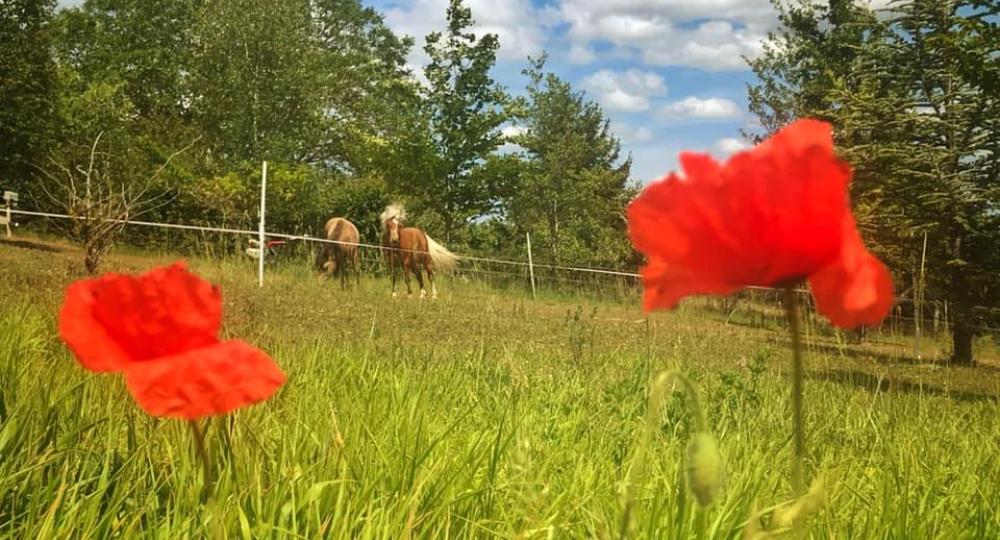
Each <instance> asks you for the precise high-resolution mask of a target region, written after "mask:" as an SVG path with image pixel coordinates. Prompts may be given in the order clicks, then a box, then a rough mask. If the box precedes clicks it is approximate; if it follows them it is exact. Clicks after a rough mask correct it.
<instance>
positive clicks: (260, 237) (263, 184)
mask: <svg viewBox="0 0 1000 540" xmlns="http://www.w3.org/2000/svg"><path fill="white" fill-rule="evenodd" d="M266 211H267V162H266V161H265V162H264V166H263V167H262V168H261V172H260V226H259V228H258V229H257V241H258V242H259V244H258V245H257V249H258V250H259V251H258V252H257V282H258V285H259V286H261V287H263V286H264V254H265V252H266V251H267V240H266V239H265V238H264V214H265V212H266Z"/></svg>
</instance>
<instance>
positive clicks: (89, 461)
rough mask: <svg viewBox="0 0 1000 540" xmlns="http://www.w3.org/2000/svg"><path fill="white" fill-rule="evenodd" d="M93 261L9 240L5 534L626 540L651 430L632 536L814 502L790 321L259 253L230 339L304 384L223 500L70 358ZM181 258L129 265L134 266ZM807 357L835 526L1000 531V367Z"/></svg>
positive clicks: (871, 533) (0, 434)
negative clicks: (711, 490) (626, 501)
mask: <svg viewBox="0 0 1000 540" xmlns="http://www.w3.org/2000/svg"><path fill="white" fill-rule="evenodd" d="M79 259H80V257H79V254H78V253H76V252H74V251H72V250H71V249H69V248H65V247H63V248H61V249H58V250H55V251H48V250H40V249H37V247H32V246H28V245H21V246H17V245H12V244H9V243H7V244H4V243H0V423H2V424H0V537H3V538H39V539H42V538H60V539H62V538H106V537H118V538H170V539H175V538H204V537H213V536H214V537H220V538H372V539H374V538H379V539H400V538H414V537H422V538H448V537H451V538H493V537H499V538H609V537H617V536H618V533H619V530H620V527H621V521H622V502H621V496H620V493H621V491H622V486H623V482H624V480H625V478H626V477H627V474H628V470H629V467H630V465H631V463H632V457H633V456H634V454H635V452H636V445H637V442H636V441H638V440H639V439H640V438H641V437H640V435H641V432H642V429H643V425H644V423H645V418H646V415H647V414H651V413H652V414H655V415H657V416H656V422H655V424H654V425H655V426H656V427H657V428H658V429H656V430H655V432H654V433H653V437H652V439H651V443H650V445H649V448H648V452H649V454H648V460H647V467H646V471H645V474H644V475H642V476H641V478H639V485H638V489H637V492H636V493H637V495H636V502H635V510H634V512H633V514H632V519H631V527H632V529H631V535H632V536H634V537H640V538H695V537H699V536H705V537H709V538H738V537H740V534H741V530H742V526H743V524H744V522H745V521H746V520H747V519H748V517H749V516H750V515H751V512H752V510H753V508H754V507H757V508H767V507H770V506H773V505H776V504H779V503H782V502H785V501H788V500H790V499H791V498H792V493H791V488H790V486H789V484H788V477H789V475H788V468H789V455H790V453H791V450H790V420H789V418H790V414H789V397H788V394H789V384H788V378H787V376H786V374H787V365H788V362H789V356H790V353H789V352H788V348H787V344H788V338H787V335H786V334H785V332H784V330H783V328H784V327H783V326H782V325H781V324H778V323H774V324H758V323H757V322H755V321H757V319H756V318H754V317H751V316H750V315H738V316H735V317H733V318H732V319H730V320H729V321H728V323H727V322H726V320H725V316H723V315H721V314H720V313H719V312H718V311H717V310H714V309H712V308H711V306H710V304H709V303H707V302H698V301H696V302H690V303H688V304H687V305H686V306H685V307H683V308H682V309H680V310H678V311H676V312H672V313H657V314H655V315H653V316H651V317H649V318H648V319H646V318H645V317H644V316H643V315H642V313H641V312H640V310H639V309H638V307H637V306H638V298H630V299H625V300H623V301H613V300H608V299H601V300H599V299H596V298H597V297H596V296H595V295H580V296H579V297H576V298H574V297H572V296H567V295H566V294H560V295H558V296H557V295H555V294H547V293H543V294H542V295H541V297H540V298H539V299H538V300H535V301H532V300H531V299H530V297H529V296H526V295H525V294H524V293H523V292H519V291H512V290H508V291H502V290H499V289H496V288H491V287H490V286H487V285H485V284H482V283H476V282H465V281H462V280H458V279H452V280H442V284H441V286H440V289H441V290H442V295H441V298H440V299H438V300H437V301H434V302H431V301H419V300H407V299H398V300H392V299H390V298H389V297H388V294H387V289H388V284H387V282H386V281H384V280H381V279H377V278H366V279H364V280H363V281H362V283H361V287H360V288H359V289H357V290H351V291H348V292H346V293H345V292H341V291H340V290H339V288H338V287H336V286H334V285H333V284H332V283H327V284H320V283H318V282H317V281H316V279H315V278H314V277H313V276H312V275H311V274H310V273H309V272H308V270H307V269H306V268H301V267H295V266H286V267H284V268H281V269H279V270H278V271H276V272H272V273H271V274H269V277H268V284H267V286H266V287H265V288H264V289H263V290H259V289H258V288H257V287H256V282H255V278H254V274H253V272H254V269H253V267H252V264H251V263H250V262H249V261H247V260H229V261H218V260H214V261H213V260H201V259H197V258H196V259H193V260H190V261H189V262H190V264H191V266H192V268H193V269H194V270H196V271H198V272H200V273H202V274H203V275H204V276H206V277H208V278H209V279H211V280H213V281H215V282H218V283H220V284H221V285H222V290H223V295H224V300H225V306H226V312H225V326H224V333H225V334H226V335H227V336H230V337H240V338H243V339H246V340H248V341H251V342H253V343H255V344H257V345H258V346H260V347H262V348H264V349H265V350H267V351H268V352H270V353H271V354H272V355H273V356H274V358H275V359H276V361H277V362H278V363H279V364H280V365H281V366H282V368H283V369H284V370H285V371H286V373H287V374H288V375H289V381H288V383H287V384H286V385H285V386H284V387H283V388H282V390H280V391H279V393H278V394H277V395H276V396H275V397H274V398H273V399H271V400H270V401H268V402H266V403H264V404H261V405H258V406H254V407H251V408H249V409H245V410H242V411H239V412H237V413H236V414H234V415H232V416H231V417H228V418H222V419H216V420H213V421H212V423H211V425H210V428H209V430H208V442H209V445H210V451H211V453H212V454H213V459H214V461H215V466H216V468H217V470H218V476H219V482H218V485H217V490H216V496H215V497H214V498H213V499H212V500H211V501H210V502H209V503H208V504H205V505H202V504H201V503H200V502H199V497H198V491H199V489H200V487H201V470H200V467H199V464H198V462H197V461H196V459H195V454H194V450H193V444H192V438H191V434H190V432H189V431H188V430H187V426H186V425H184V424H183V423H180V422H175V421H163V420H157V419H154V418H150V417H147V416H146V415H144V413H142V412H141V411H140V410H139V409H138V408H137V407H136V406H135V405H134V403H133V402H132V401H131V398H130V397H129V396H128V394H127V392H126V391H125V388H124V385H123V384H122V381H121V380H120V378H118V377H115V376H97V375H94V374H91V373H88V372H85V371H84V370H83V369H81V368H80V367H79V366H78V365H77V364H76V362H75V361H74V360H73V359H72V358H71V356H70V354H69V353H68V352H67V350H66V349H65V348H64V347H63V346H62V344H61V343H60V342H59V340H58V338H57V336H56V332H55V323H54V317H55V313H56V311H57V309H58V306H59V303H60V301H61V295H62V290H63V288H64V287H65V285H66V284H67V283H69V282H70V281H71V280H73V279H75V278H77V277H81V276H80V275H79V270H78V269H77V268H78V266H79ZM170 260H171V258H170V257H169V256H161V255H151V254H143V253H140V252H134V251H133V252H128V251H124V252H121V251H120V252H119V253H118V254H116V255H114V256H112V257H110V259H109V260H108V265H107V266H108V269H114V270H129V271H132V270H141V269H146V268H149V267H150V266H152V265H154V264H157V263H163V262H168V261H170ZM750 307H753V306H748V307H747V308H746V309H747V310H748V311H747V313H750V311H749V309H750ZM768 320H769V319H768ZM758 322H759V321H758ZM807 341H808V344H809V347H808V350H807V352H806V363H807V369H808V373H807V379H806V395H805V399H806V402H805V405H806V422H807V429H808V434H807V437H808V439H807V444H808V449H809V452H810V454H809V456H810V457H809V459H808V462H807V464H806V465H807V474H808V476H809V477H810V478H811V477H813V476H815V475H817V474H820V473H822V474H823V475H824V477H825V478H826V479H827V490H826V496H827V502H826V505H825V506H824V507H823V508H822V510H821V511H820V512H819V514H818V515H816V516H815V517H814V518H813V519H811V520H810V522H809V525H808V532H809V536H811V537H813V538H837V539H843V538H901V539H902V538H921V539H923V538H941V539H973V538H1000V463H998V456H1000V421H998V420H1000V419H998V414H997V404H998V399H1000V371H998V370H997V369H996V368H993V367H990V366H984V367H979V368H975V369H967V368H951V367H944V366H941V365H938V364H934V363H915V362H912V361H910V360H909V359H908V358H907V357H906V354H907V352H906V351H908V350H909V347H910V345H909V341H900V338H897V337H895V336H893V335H889V334H885V335H880V334H876V335H872V336H869V338H868V340H867V341H866V343H865V344H863V345H860V346H856V345H849V340H847V339H846V338H844V337H842V336H839V335H837V334H835V333H832V332H830V331H828V330H826V329H824V328H823V327H821V326H819V325H815V324H814V325H811V326H810V330H809V335H808V340H807ZM977 346H978V350H977V352H978V353H980V354H981V356H982V358H984V359H985V360H988V361H990V362H994V361H996V359H997V350H996V346H995V345H994V344H991V343H990V342H989V341H987V340H984V341H982V342H981V343H979V344H978V345H977ZM945 348H946V347H945V344H944V343H943V342H935V343H932V344H931V343H929V344H927V345H926V349H927V350H928V351H929V354H930V356H932V357H933V356H940V355H941V352H942V351H943V350H944V349H945ZM665 369H680V370H682V371H683V372H684V373H686V374H687V375H688V376H689V377H690V378H692V379H693V380H694V381H695V382H696V384H697V385H698V387H699V388H700V390H701V394H702V398H703V401H704V403H705V407H706V410H707V413H708V420H709V423H710V425H711V427H712V429H713V431H714V432H715V434H716V436H717V438H718V440H719V443H720V446H721V451H722V455H723V458H724V460H725V465H726V470H727V482H726V487H725V491H724V492H723V494H722V497H721V498H720V500H718V501H717V502H716V503H715V505H714V506H712V507H711V508H710V509H709V510H708V511H707V512H704V513H702V511H701V510H699V509H698V507H697V505H696V504H694V500H693V498H692V496H691V495H690V494H689V493H688V492H687V491H686V490H685V488H684V486H683V481H682V478H683V474H682V468H683V460H682V455H683V451H684V447H685V444H686V442H687V440H688V437H689V435H690V434H691V428H692V419H691V417H690V415H689V413H688V411H687V409H686V407H685V401H684V396H683V395H682V394H681V393H680V392H676V393H674V392H671V393H668V395H667V396H666V397H665V399H664V400H663V403H662V406H661V407H655V408H654V409H653V410H652V411H648V410H647V409H648V407H647V393H648V388H649V383H650V381H651V379H652V378H653V377H655V375H656V374H657V373H659V372H661V371H662V370H665ZM702 520H704V523H706V524H707V525H706V527H705V530H704V531H703V530H702V529H701V525H700V524H701V523H702V522H703V521H702Z"/></svg>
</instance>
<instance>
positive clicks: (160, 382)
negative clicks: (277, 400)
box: [59, 263, 285, 419]
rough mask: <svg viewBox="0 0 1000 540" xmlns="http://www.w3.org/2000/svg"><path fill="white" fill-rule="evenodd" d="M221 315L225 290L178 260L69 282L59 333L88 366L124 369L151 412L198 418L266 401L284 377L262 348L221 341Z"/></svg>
mask: <svg viewBox="0 0 1000 540" xmlns="http://www.w3.org/2000/svg"><path fill="white" fill-rule="evenodd" d="M221 322H222V296H221V294H220V293H219V289H218V288H217V287H214V286H213V285H212V284H211V283H209V282H207V281H205V280H203V279H201V278H199V277H198V276H196V275H194V274H192V273H191V272H189V271H188V270H187V268H186V267H185V265H184V263H176V264H174V265H172V266H168V267H164V268H157V269H155V270H152V271H150V272H148V273H146V274H142V275H140V276H137V277H133V276H127V275H121V274H114V273H111V274H105V275H103V276H101V277H98V278H94V279H85V280H80V281H77V282H75V283H73V284H71V285H70V286H69V288H68V289H67V290H66V299H65V301H64V303H63V306H62V309H61V311H60V313H59V335H60V336H61V337H62V339H63V341H65V342H66V344H67V345H68V346H69V348H70V349H71V350H72V351H73V353H74V354H75V355H76V357H77V360H79V362H80V364H82V365H83V367H85V368H87V369H89V370H91V371H99V372H102V371H104V372H106V371H111V372H123V373H124V374H125V382H126V385H127V386H128V389H129V392H131V394H132V396H133V397H134V398H135V400H136V402H138V403H139V406H141V407H142V408H143V409H144V410H146V412H148V413H149V414H152V415H155V416H166V417H173V418H187V419H194V418H201V417H203V416H208V415H213V414H224V413H227V412H230V411H232V410H234V409H237V408H240V407H243V406H246V405H250V404H252V403H256V402H258V401H262V400H265V399H267V398H268V397H270V396H271V395H272V394H273V393H274V392H275V391H276V390H277V389H278V387H280V386H281V385H282V384H283V383H284V381H285V375H284V373H282V372H281V370H280V369H279V368H278V366H276V365H275V364H274V362H273V361H272V360H271V358H270V357H268V356H267V354H265V353H264V352H263V351H261V350H259V349H257V348H255V347H253V346H251V345H249V344H247V343H244V342H242V341H224V342H223V341H219V338H218V333H219V326H220V324H221Z"/></svg>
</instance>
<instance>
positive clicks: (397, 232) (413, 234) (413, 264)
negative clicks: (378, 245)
mask: <svg viewBox="0 0 1000 540" xmlns="http://www.w3.org/2000/svg"><path fill="white" fill-rule="evenodd" d="M405 219H406V212H405V210H403V207H402V206H399V205H395V204H393V205H389V206H388V207H386V209H385V212H382V216H381V220H382V247H383V248H386V249H385V250H384V252H385V258H386V260H387V262H388V263H389V272H390V273H391V274H392V296H393V298H395V297H396V267H397V266H402V267H403V280H404V281H405V282H406V294H407V296H412V295H413V291H412V290H411V289H410V271H413V273H414V275H416V276H417V284H418V285H420V297H421V298H424V297H426V296H427V291H426V290H424V280H423V277H421V275H420V267H421V266H422V267H423V268H424V270H425V271H426V272H427V280H428V281H430V283H431V298H437V287H435V286H434V272H435V271H446V270H450V269H452V268H454V267H455V262H456V261H457V260H458V257H457V256H456V255H455V254H454V253H452V252H450V251H448V250H447V249H445V248H444V246H442V245H441V244H438V243H437V242H435V241H434V240H432V239H431V237H430V236H427V233H425V232H424V231H422V230H420V229H418V228H416V227H403V225H402V224H403V220H405Z"/></svg>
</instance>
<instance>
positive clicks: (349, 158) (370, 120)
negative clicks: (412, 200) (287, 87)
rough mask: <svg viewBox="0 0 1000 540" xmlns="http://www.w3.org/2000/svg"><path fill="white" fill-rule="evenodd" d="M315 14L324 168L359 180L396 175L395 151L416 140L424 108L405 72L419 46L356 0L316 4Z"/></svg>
mask: <svg viewBox="0 0 1000 540" xmlns="http://www.w3.org/2000/svg"><path fill="white" fill-rule="evenodd" d="M312 13H313V20H314V27H313V31H314V32H315V35H316V42H317V43H318V45H319V61H318V65H317V69H318V70H319V71H320V74H319V75H320V76H319V77H318V78H317V83H318V84H320V85H321V88H320V92H321V101H322V103H321V107H322V110H323V111H324V113H323V130H322V135H321V138H320V147H319V155H320V156H321V160H320V163H321V164H322V165H324V166H326V167H329V168H332V169H335V170H340V171H343V172H350V173H355V174H359V175H366V174H376V175H377V174H380V173H384V172H386V169H392V168H395V165H396V163H395V159H396V157H397V156H395V154H394V153H393V152H392V151H391V150H392V149H394V148H397V147H398V146H399V144H398V143H400V142H403V137H404V136H407V135H409V133H408V130H407V128H406V126H407V125H408V123H409V124H412V122H413V119H414V117H415V114H416V107H418V106H419V104H420V103H419V96H418V88H417V84H416V83H415V81H413V80H412V77H411V74H410V73H409V71H408V69H407V67H406V55H407V54H408V53H409V50H410V48H411V47H412V46H413V40H412V39H411V38H408V37H406V38H400V37H398V36H396V35H395V34H394V33H393V32H392V31H391V30H390V29H389V28H388V27H387V26H386V25H385V22H384V20H383V18H382V15H381V14H380V13H378V12H377V11H376V10H374V9H372V8H370V7H365V6H362V5H361V3H360V2H359V1H357V0H314V1H313V6H312ZM400 168H402V167H400Z"/></svg>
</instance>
